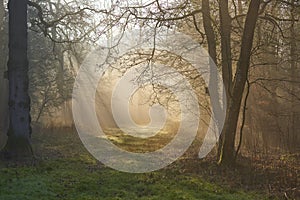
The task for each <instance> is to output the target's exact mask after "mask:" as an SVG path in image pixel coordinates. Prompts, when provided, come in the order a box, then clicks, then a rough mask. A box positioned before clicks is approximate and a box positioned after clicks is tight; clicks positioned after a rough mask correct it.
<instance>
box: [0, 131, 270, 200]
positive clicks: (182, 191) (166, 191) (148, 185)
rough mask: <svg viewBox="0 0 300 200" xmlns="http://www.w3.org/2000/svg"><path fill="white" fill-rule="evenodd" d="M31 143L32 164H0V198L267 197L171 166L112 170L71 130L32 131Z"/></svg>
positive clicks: (173, 199)
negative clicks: (140, 171) (133, 171)
mask: <svg viewBox="0 0 300 200" xmlns="http://www.w3.org/2000/svg"><path fill="white" fill-rule="evenodd" d="M33 143H34V149H35V152H36V154H37V156H38V157H39V158H38V159H37V161H35V162H34V163H31V164H20V163H12V162H2V163H1V165H0V199H1V200H18V199H22V200H26V199H28V200H35V199H45V200H51V199H72V200H73V199H74V200H77V199H78V200H94V199H95V200H96V199H101V200H106V199H109V200H113V199H115V200H117V199H124V200H127V199H128V200H135V199H137V200H140V199H141V200H143V199H144V200H146V199H149V200H150V199H153V200H155V199H157V200H168V199H170V200H181V199H182V200H184V199H187V200H193V199H197V200H201V199H209V200H217V199H220V200H221V199H222V200H223V199H225V200H226V199H227V200H243V199H244V200H247V199H249V200H252V199H267V198H266V197H265V196H263V195H261V194H258V193H255V192H246V191H242V190H240V189H235V188H230V187H226V186H223V185H218V184H216V183H212V182H208V181H206V180H204V179H203V178H202V177H201V176H200V175H198V174H195V173H185V172H183V170H181V169H180V167H175V165H176V164H173V165H174V166H173V167H168V168H167V169H162V170H160V171H156V172H151V173H145V174H130V173H123V172H118V171H116V170H113V169H110V168H107V167H105V166H103V165H102V164H101V163H99V162H98V161H97V160H95V159H94V158H93V157H91V156H90V155H89V154H88V153H87V151H86V150H85V149H84V147H83V146H82V145H81V144H80V141H79V139H78V137H76V135H75V134H74V133H65V134H63V133H62V132H61V133H43V134H38V135H36V136H35V137H34V138H33Z"/></svg>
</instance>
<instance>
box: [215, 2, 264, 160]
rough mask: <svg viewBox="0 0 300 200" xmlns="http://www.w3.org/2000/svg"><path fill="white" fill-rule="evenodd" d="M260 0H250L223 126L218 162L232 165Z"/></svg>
mask: <svg viewBox="0 0 300 200" xmlns="http://www.w3.org/2000/svg"><path fill="white" fill-rule="evenodd" d="M259 7H260V0H252V1H251V2H250V5H249V9H248V13H247V16H246V21H245V25H244V32H243V36H242V42H241V50H240V56H239V60H238V64H237V70H236V74H235V77H234V82H233V87H232V95H231V98H229V104H228V107H227V116H226V119H225V125H224V127H223V132H222V134H224V136H225V137H224V144H223V148H222V152H221V155H220V164H222V165H232V164H233V163H234V153H235V136H236V129H237V124H238V118H239V113H240V106H241V101H242V97H243V91H244V88H245V84H246V81H247V77H248V70H249V65H250V57H251V50H252V45H253V38H254V32H255V27H256V22H257V18H258V14H259Z"/></svg>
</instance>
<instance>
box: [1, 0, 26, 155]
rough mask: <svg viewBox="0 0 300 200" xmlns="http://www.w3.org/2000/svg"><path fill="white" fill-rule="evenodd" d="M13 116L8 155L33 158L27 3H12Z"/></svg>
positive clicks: (22, 0)
mask: <svg viewBox="0 0 300 200" xmlns="http://www.w3.org/2000/svg"><path fill="white" fill-rule="evenodd" d="M8 6H9V61H8V78H9V115H10V123H9V130H8V134H7V135H8V141H7V144H6V147H5V152H6V153H7V155H8V156H10V157H13V158H23V157H25V156H28V155H31V154H32V151H31V146H30V135H31V126H30V122H31V118H30V98H29V95H28V86H29V84H28V83H29V82H28V81H29V80H28V58H27V0H10V1H9V5H8Z"/></svg>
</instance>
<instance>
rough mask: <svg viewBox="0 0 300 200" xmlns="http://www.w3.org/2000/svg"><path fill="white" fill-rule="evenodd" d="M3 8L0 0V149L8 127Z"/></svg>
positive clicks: (5, 35) (3, 143)
mask: <svg viewBox="0 0 300 200" xmlns="http://www.w3.org/2000/svg"><path fill="white" fill-rule="evenodd" d="M4 16H5V10H4V4H3V0H0V52H1V56H0V149H2V148H3V147H4V145H5V143H6V140H7V136H6V134H7V129H8V81H7V79H6V78H5V77H4V76H5V74H6V73H5V72H6V70H7V67H6V63H7V52H8V50H7V48H8V46H7V24H6V22H5V19H4Z"/></svg>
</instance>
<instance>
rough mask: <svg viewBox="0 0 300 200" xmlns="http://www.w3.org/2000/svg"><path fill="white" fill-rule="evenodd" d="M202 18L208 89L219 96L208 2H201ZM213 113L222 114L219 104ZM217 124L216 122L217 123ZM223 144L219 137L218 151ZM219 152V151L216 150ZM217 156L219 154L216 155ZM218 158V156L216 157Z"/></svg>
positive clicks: (214, 45)
mask: <svg viewBox="0 0 300 200" xmlns="http://www.w3.org/2000/svg"><path fill="white" fill-rule="evenodd" d="M202 16H203V27H204V31H205V33H206V39H207V45H208V53H209V56H210V58H211V59H210V60H209V62H210V66H211V67H210V68H209V69H210V78H209V80H210V81H209V88H210V91H209V92H210V94H211V96H214V97H216V96H219V91H218V85H217V84H215V83H217V82H218V71H217V70H218V69H217V68H216V67H213V66H212V65H214V64H215V65H216V66H217V65H218V60H217V44H216V34H215V31H214V29H213V25H212V20H211V13H210V3H209V0H203V1H202ZM212 109H213V112H214V113H215V114H216V113H223V111H222V107H221V105H220V104H217V105H215V106H212ZM217 123H218V122H217ZM222 143H223V136H222V135H221V136H220V138H219V145H218V149H219V148H220V147H221V146H222ZM218 152H219V150H218ZM218 154H219V153H218ZM218 157H219V155H218Z"/></svg>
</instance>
